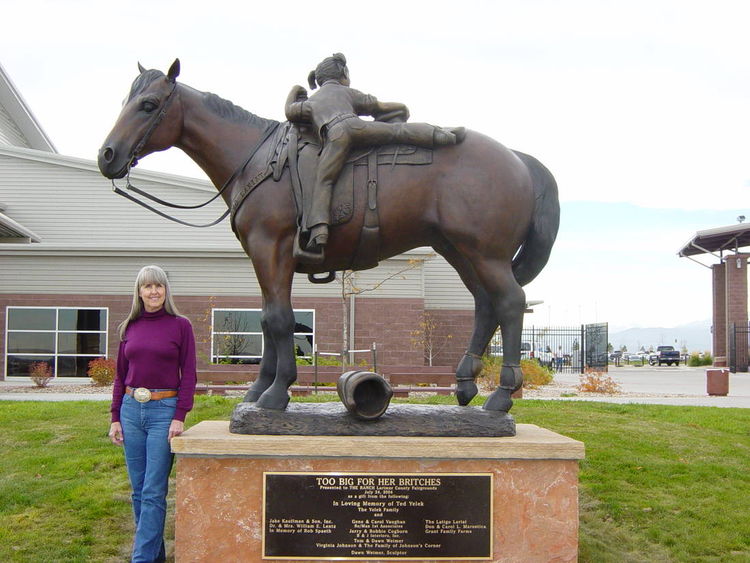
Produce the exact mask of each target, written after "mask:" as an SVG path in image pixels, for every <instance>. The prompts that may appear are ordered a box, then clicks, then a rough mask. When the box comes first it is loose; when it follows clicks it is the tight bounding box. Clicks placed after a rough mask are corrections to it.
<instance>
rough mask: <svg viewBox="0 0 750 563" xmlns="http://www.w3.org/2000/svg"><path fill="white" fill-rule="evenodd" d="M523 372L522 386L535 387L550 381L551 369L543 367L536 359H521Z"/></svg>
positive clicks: (526, 387) (547, 383)
mask: <svg viewBox="0 0 750 563" xmlns="http://www.w3.org/2000/svg"><path fill="white" fill-rule="evenodd" d="M521 371H522V372H523V386H524V388H525V389H536V388H537V387H540V386H542V385H549V384H550V383H552V379H553V374H552V370H551V369H550V368H548V367H544V366H543V365H542V364H540V363H539V362H537V361H536V360H521Z"/></svg>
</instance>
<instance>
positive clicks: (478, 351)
mask: <svg viewBox="0 0 750 563" xmlns="http://www.w3.org/2000/svg"><path fill="white" fill-rule="evenodd" d="M472 293H473V295H474V331H473V332H472V335H471V339H470V340H469V347H468V349H467V350H466V353H465V354H464V356H463V358H461V361H460V362H459V364H458V368H457V369H456V398H457V399H458V404H459V405H462V406H463V405H468V404H469V402H471V400H472V399H473V398H474V397H475V396H476V394H477V391H478V390H477V384H476V378H477V376H478V375H479V374H480V373H481V371H482V365H483V364H482V354H483V353H484V351H485V350H486V349H487V345H488V344H489V342H490V340H491V339H492V335H494V334H495V331H496V330H497V326H498V322H497V318H496V317H495V311H494V308H493V307H492V302H491V300H490V298H489V296H488V295H487V293H486V292H485V291H484V289H482V288H481V287H479V288H477V291H475V292H472Z"/></svg>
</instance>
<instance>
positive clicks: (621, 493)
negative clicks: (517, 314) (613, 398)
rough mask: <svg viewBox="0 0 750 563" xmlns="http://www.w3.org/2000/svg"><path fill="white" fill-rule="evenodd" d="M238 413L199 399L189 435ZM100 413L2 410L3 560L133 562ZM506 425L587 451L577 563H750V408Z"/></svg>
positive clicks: (566, 412) (590, 411) (568, 411)
mask: <svg viewBox="0 0 750 563" xmlns="http://www.w3.org/2000/svg"><path fill="white" fill-rule="evenodd" d="M328 397H329V398H330V397H331V396H330V395H329V396H328ZM236 402H237V400H236V399H225V398H221V397H198V398H197V399H196V408H195V409H194V410H193V412H192V413H191V414H190V415H189V417H188V426H190V425H192V424H196V423H197V422H199V421H201V420H209V419H213V420H217V419H227V418H229V415H230V413H231V409H232V407H233V405H234V404H235V403H236ZM426 402H448V403H449V404H453V402H452V400H451V399H450V398H447V397H446V398H438V397H436V398H434V399H430V400H428V401H426ZM108 407H109V405H108V404H106V403H103V402H66V403H51V402H45V403H42V402H0V429H2V431H1V432H0V451H2V455H1V456H0V561H19V562H26V561H31V562H40V561H54V562H57V561H122V560H124V559H126V558H127V556H128V553H129V548H130V541H131V536H132V524H131V513H130V505H129V489H128V483H127V478H126V475H125V467H124V462H123V458H122V452H121V450H120V449H119V448H117V447H115V446H112V445H111V444H110V443H109V440H108V439H107V435H106V434H107V430H108V429H109V422H108V420H109V416H108V414H109V413H108ZM513 414H514V415H515V417H516V421H517V422H519V423H531V424H537V425H539V426H544V427H546V428H549V429H551V430H554V431H556V432H559V433H561V434H564V435H566V436H570V437H572V438H575V439H577V440H581V441H583V442H584V443H585V444H586V459H585V460H583V461H581V473H580V485H581V486H580V517H581V529H580V561H584V562H589V561H590V562H597V563H598V562H606V561H613V562H614V561H617V562H621V561H648V562H651V561H680V562H682V561H750V409H719V408H708V407H668V406H657V405H614V404H607V403H588V402H562V401H534V400H520V401H517V402H516V404H515V406H514V408H513ZM170 506H171V505H170ZM172 516H173V514H172V512H171V510H170V516H169V520H170V522H169V523H168V529H167V536H168V538H169V536H170V534H173V529H172V522H171V519H172Z"/></svg>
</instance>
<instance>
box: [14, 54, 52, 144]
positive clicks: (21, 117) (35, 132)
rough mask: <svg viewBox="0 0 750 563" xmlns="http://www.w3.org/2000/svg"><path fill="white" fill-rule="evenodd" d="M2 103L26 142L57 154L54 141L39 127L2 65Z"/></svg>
mask: <svg viewBox="0 0 750 563" xmlns="http://www.w3.org/2000/svg"><path fill="white" fill-rule="evenodd" d="M0 103H2V105H3V106H4V107H5V109H6V110H7V111H8V113H9V114H10V116H11V117H12V118H13V121H14V122H15V124H16V125H17V126H18V128H19V129H20V130H21V133H23V135H24V137H26V140H28V141H29V143H31V145H32V146H33V147H34V148H35V149H37V150H41V151H47V152H50V153H57V149H56V148H55V145H54V144H53V143H52V140H51V139H50V138H49V137H48V136H47V133H45V132H44V129H42V126H41V125H39V122H38V121H37V119H36V117H34V114H33V113H32V112H31V109H30V108H29V106H28V104H27V103H26V101H25V100H24V99H23V96H21V93H20V92H19V91H18V88H16V86H15V84H13V81H12V80H11V79H10V76H8V73H7V72H5V69H4V68H3V65H2V64H0Z"/></svg>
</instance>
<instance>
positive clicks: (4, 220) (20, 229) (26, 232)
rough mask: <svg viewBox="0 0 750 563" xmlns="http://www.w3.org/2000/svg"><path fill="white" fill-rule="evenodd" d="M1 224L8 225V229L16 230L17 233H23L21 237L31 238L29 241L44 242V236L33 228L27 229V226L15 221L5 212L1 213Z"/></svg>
mask: <svg viewBox="0 0 750 563" xmlns="http://www.w3.org/2000/svg"><path fill="white" fill-rule="evenodd" d="M0 225H2V226H3V227H6V228H7V229H10V230H12V231H15V232H16V233H18V234H19V235H21V238H26V239H29V240H28V242H42V238H41V237H40V236H39V235H37V234H35V233H34V231H32V230H31V229H27V228H26V227H24V226H23V225H21V223H19V222H17V221H14V220H13V219H11V218H10V217H8V216H7V215H5V214H4V213H0ZM10 244H12V243H10Z"/></svg>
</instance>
